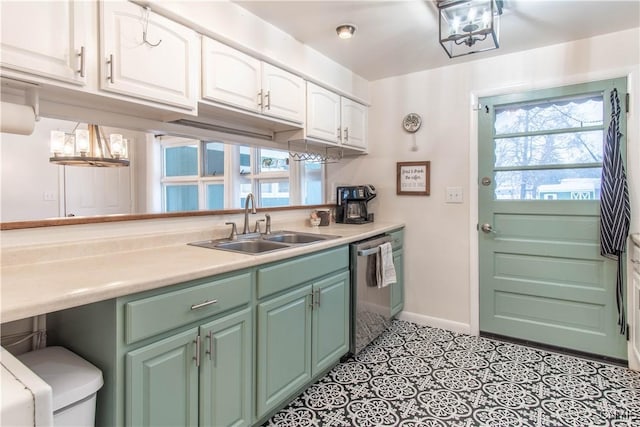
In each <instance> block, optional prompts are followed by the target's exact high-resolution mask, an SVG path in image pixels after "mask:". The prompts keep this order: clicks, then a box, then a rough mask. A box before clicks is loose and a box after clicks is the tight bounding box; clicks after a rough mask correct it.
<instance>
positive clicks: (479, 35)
mask: <svg viewBox="0 0 640 427" xmlns="http://www.w3.org/2000/svg"><path fill="white" fill-rule="evenodd" d="M502 4H503V2H502V0H438V3H437V5H438V11H439V22H440V44H441V45H442V47H443V48H444V50H445V51H446V52H447V55H449V58H455V57H457V56H462V55H468V54H471V53H478V52H483V51H485V50H491V49H497V48H498V47H500V45H499V29H500V15H501V14H502Z"/></svg>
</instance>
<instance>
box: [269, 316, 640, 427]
mask: <svg viewBox="0 0 640 427" xmlns="http://www.w3.org/2000/svg"><path fill="white" fill-rule="evenodd" d="M264 425H265V426H290V427H304V426H318V427H324V426H327V427H328V426H345V427H347V426H371V427H373V426H376V427H377V426H403V427H426V426H429V427H435V426H500V427H507V426H577V427H584V426H616V427H618V426H640V373H636V372H633V371H630V370H628V369H625V368H622V367H618V366H613V365H607V364H603V363H598V362H594V361H591V360H586V359H581V358H576V357H572V356H566V355H563V354H557V353H550V352H545V351H541V350H538V349H533V348H530V347H525V346H521V345H516V344H511V343H505V342H501V341H494V340H490V339H486V338H477V337H472V336H468V335H462V334H456V333H452V332H449V331H445V330H442V329H435V328H429V327H424V326H419V325H416V324H413V323H409V322H404V321H398V320H396V321H394V322H393V324H392V326H391V328H389V330H387V331H386V332H385V333H384V334H382V335H381V336H380V337H379V338H378V339H377V340H376V341H374V342H373V343H372V344H371V345H370V346H369V347H367V348H366V349H364V350H363V351H362V352H361V353H360V354H359V355H358V356H357V357H355V358H351V359H349V360H346V361H345V362H344V363H340V364H339V365H337V366H336V367H335V368H334V369H333V370H332V371H331V372H329V373H328V374H327V375H326V376H324V377H323V378H322V379H320V380H319V381H318V382H317V383H315V384H314V385H312V386H311V387H309V388H308V389H307V390H306V391H305V392H303V393H302V394H301V395H300V396H298V397H297V398H296V399H295V400H294V401H293V402H291V404H289V406H287V407H286V408H284V409H283V410H281V411H280V412H278V413H277V414H275V415H274V416H273V417H272V418H271V419H270V420H269V421H268V422H267V423H265V424H264Z"/></svg>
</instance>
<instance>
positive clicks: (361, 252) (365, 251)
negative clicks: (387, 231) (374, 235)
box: [356, 238, 400, 256]
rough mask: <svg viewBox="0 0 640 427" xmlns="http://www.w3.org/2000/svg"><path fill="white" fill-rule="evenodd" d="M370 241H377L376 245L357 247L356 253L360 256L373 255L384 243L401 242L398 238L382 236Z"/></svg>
mask: <svg viewBox="0 0 640 427" xmlns="http://www.w3.org/2000/svg"><path fill="white" fill-rule="evenodd" d="M368 243H375V246H373V247H368V248H365V249H357V250H356V255H358V256H371V255H375V254H376V253H378V251H379V250H380V245H382V244H383V243H391V244H392V245H393V244H396V243H400V241H399V240H398V239H390V238H382V239H379V240H377V241H375V242H368Z"/></svg>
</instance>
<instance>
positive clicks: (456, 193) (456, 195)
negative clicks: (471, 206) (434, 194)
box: [445, 187, 464, 203]
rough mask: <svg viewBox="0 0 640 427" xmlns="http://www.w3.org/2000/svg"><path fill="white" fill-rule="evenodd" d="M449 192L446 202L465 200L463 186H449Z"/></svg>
mask: <svg viewBox="0 0 640 427" xmlns="http://www.w3.org/2000/svg"><path fill="white" fill-rule="evenodd" d="M446 191H447V193H446V198H445V202H446V203H462V202H464V197H463V194H462V187H447V190H446Z"/></svg>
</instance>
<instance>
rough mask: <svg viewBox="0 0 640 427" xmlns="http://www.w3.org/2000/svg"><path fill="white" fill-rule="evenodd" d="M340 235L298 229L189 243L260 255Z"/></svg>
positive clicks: (335, 237)
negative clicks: (235, 238)
mask: <svg viewBox="0 0 640 427" xmlns="http://www.w3.org/2000/svg"><path fill="white" fill-rule="evenodd" d="M338 237H340V236H334V235H329V234H316V233H304V232H297V231H276V232H274V233H272V234H268V235H259V234H252V235H250V236H247V235H239V236H238V240H230V239H218V240H205V241H202V242H193V243H189V245H192V246H199V247H202V248H209V249H220V250H223V251H232V252H239V253H243V254H250V255H258V254H264V253H267V252H272V251H278V250H282V249H287V248H291V247H294V246H297V245H306V244H312V243H315V242H321V241H324V240H329V239H337V238H338Z"/></svg>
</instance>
